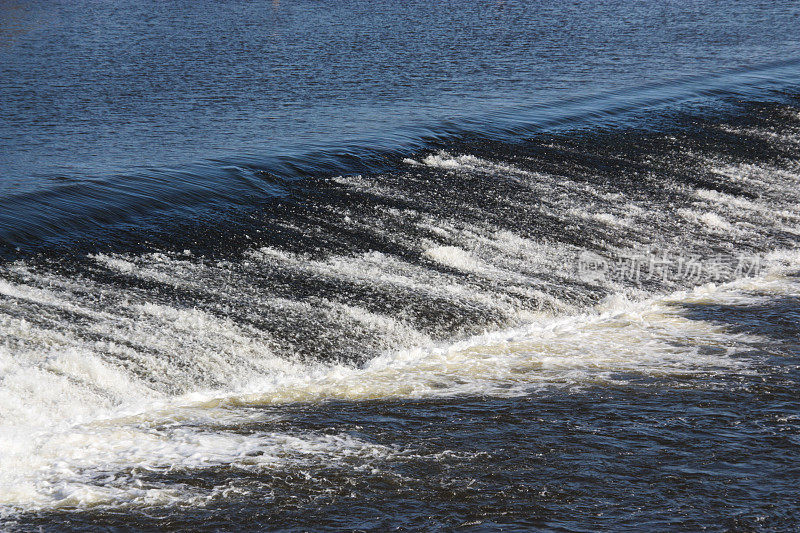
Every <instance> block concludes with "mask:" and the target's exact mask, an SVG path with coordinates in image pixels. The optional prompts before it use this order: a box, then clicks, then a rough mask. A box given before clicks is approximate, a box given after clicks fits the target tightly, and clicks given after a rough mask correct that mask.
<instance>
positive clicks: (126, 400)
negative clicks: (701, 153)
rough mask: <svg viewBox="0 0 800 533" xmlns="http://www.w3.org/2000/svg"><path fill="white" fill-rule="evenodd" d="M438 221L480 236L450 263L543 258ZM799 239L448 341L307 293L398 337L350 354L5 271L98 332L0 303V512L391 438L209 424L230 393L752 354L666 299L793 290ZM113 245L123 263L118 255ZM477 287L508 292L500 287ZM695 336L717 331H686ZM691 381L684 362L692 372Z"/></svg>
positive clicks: (383, 273) (577, 379)
mask: <svg viewBox="0 0 800 533" xmlns="http://www.w3.org/2000/svg"><path fill="white" fill-rule="evenodd" d="M447 229H448V232H449V234H451V235H458V236H459V237H458V238H468V239H471V240H472V242H475V243H482V245H481V246H478V247H476V248H475V250H476V251H475V252H469V253H468V252H467V251H466V250H464V249H462V248H455V247H454V248H455V251H454V250H452V249H446V247H442V248H444V249H439V250H438V253H439V259H440V260H445V261H449V262H451V264H452V263H456V264H459V265H461V267H462V268H471V269H477V270H479V271H481V272H485V271H486V269H487V268H488V267H489V266H491V265H489V264H488V263H486V262H485V261H484V259H483V258H484V257H490V256H491V255H492V252H491V250H492V249H495V250H496V249H498V248H501V249H505V248H508V249H509V250H514V251H516V252H518V253H519V260H520V261H522V262H525V261H527V260H528V259H527V258H530V257H532V258H537V257H538V258H539V259H537V261H539V262H540V266H539V267H537V268H549V267H548V265H549V264H550V262H551V261H554V259H553V258H552V257H551V256H550V255H551V254H552V252H553V250H552V249H551V248H549V247H548V246H547V245H544V244H536V243H533V242H532V241H529V240H528V239H525V238H523V237H521V236H519V235H516V234H514V233H512V232H508V231H499V232H498V231H495V232H494V233H491V232H488V231H478V229H477V228H471V229H466V228H461V229H460V230H459V229H458V228H455V227H451V228H447ZM481 250H485V251H481ZM473 254H474V255H473ZM798 254H800V252H798V251H786V252H776V253H773V254H770V255H769V256H768V257H767V259H766V260H767V261H768V262H770V264H771V265H773V266H774V268H775V269H776V270H775V271H774V273H772V274H769V275H767V276H765V277H763V278H756V279H748V280H739V281H737V282H734V283H731V284H727V285H721V286H716V285H707V286H703V287H700V288H697V289H695V290H693V291H684V292H679V293H675V294H672V295H670V296H668V297H663V298H654V299H650V300H646V301H639V302H635V301H630V300H627V299H625V298H624V297H622V296H618V297H616V298H612V299H609V300H607V301H605V302H603V303H602V304H601V305H600V306H599V307H598V308H597V309H595V310H594V311H592V312H584V313H577V314H571V315H560V316H553V315H552V314H549V313H541V314H531V315H530V316H529V318H530V320H529V323H528V324H527V325H525V326H521V327H517V328H513V329H510V330H506V331H500V332H494V333H486V334H483V335H478V336H475V337H471V338H469V339H464V340H461V341H459V342H455V343H450V344H435V343H433V342H431V341H430V339H427V338H426V337H425V336H424V335H421V334H420V333H419V332H416V331H415V330H414V329H413V328H411V327H410V326H409V325H408V324H406V323H405V322H403V321H402V320H400V319H398V318H396V317H389V316H385V315H381V314H379V313H375V312H372V311H370V310H367V309H364V308H361V307H358V306H354V305H344V306H343V305H341V304H336V303H334V302H327V301H324V300H321V301H320V302H318V304H315V305H316V306H317V307H321V308H322V309H323V310H326V311H325V312H329V313H338V314H339V315H341V317H339V315H337V320H340V321H341V320H347V321H350V322H347V323H352V324H355V325H356V327H358V328H365V329H367V330H369V331H374V332H378V333H379V334H380V335H385V336H386V338H387V339H389V340H390V341H391V339H401V341H399V344H406V345H408V346H412V347H411V348H408V349H398V348H397V345H398V343H395V342H390V341H387V343H386V345H385V350H384V351H383V353H381V354H380V355H379V356H377V357H375V358H374V359H372V360H370V361H369V362H368V363H367V364H365V365H364V366H362V367H355V366H349V365H344V364H334V363H314V364H311V363H302V362H299V361H286V360H283V359H281V358H276V357H275V356H274V355H273V354H272V351H271V343H272V342H274V341H273V340H272V339H270V338H269V337H268V336H265V334H264V333H263V332H261V331H259V330H257V329H255V328H247V327H244V326H241V325H237V324H235V323H233V322H232V321H230V320H228V319H226V318H222V317H219V316H216V315H213V314H211V313H209V312H207V311H202V310H199V309H181V308H176V307H172V306H169V305H165V304H164V303H159V302H151V301H143V300H141V299H140V298H139V297H137V296H136V293H133V292H131V293H127V292H126V293H124V294H110V293H109V292H108V291H109V290H110V288H108V287H105V286H102V285H92V283H91V282H88V281H86V282H84V283H83V284H82V285H83V287H82V290H83V291H84V292H79V291H78V286H77V285H74V284H71V283H69V282H68V280H64V279H61V278H59V277H58V276H50V277H49V278H47V277H45V276H41V277H40V278H36V279H34V277H33V276H32V277H31V280H32V281H31V283H33V282H34V281H35V282H36V283H40V284H41V286H27V285H13V284H9V283H7V282H4V283H6V284H5V285H2V286H0V290H2V291H3V292H4V294H6V295H8V296H9V297H12V298H18V299H19V300H20V301H22V302H29V303H30V304H31V305H46V306H49V307H53V308H58V309H64V310H70V311H71V312H75V313H78V314H80V315H81V316H85V317H87V319H90V320H89V321H88V322H87V324H88V325H87V326H85V327H86V328H88V329H86V331H87V332H91V333H92V334H97V335H99V336H100V338H101V339H102V340H90V339H89V338H87V337H86V336H83V335H79V334H78V331H77V329H76V328H77V327H78V326H77V325H74V324H71V323H64V324H63V329H62V330H58V331H57V330H55V329H52V328H48V327H44V326H38V325H35V324H31V323H28V322H26V321H25V320H24V319H21V318H18V317H15V316H12V315H10V314H8V313H5V312H3V311H2V308H0V332H2V334H3V336H4V337H5V338H8V339H13V340H14V342H13V343H8V344H6V345H0V372H1V373H2V376H3V380H2V381H0V508H4V509H5V511H0V512H16V511H18V510H26V509H27V510H29V509H37V508H43V507H46V508H54V507H65V508H76V507H77V508H85V507H91V506H97V505H114V506H118V505H155V504H165V505H172V504H181V503H188V502H191V504H193V505H194V504H197V505H201V504H202V502H204V501H209V498H215V497H220V496H219V493H214V492H213V491H212V492H211V493H209V492H202V491H200V492H198V490H199V489H196V488H191V487H184V486H181V485H179V484H169V485H160V484H158V483H157V482H146V481H143V480H142V479H140V478H139V477H137V475H136V474H130V472H132V471H133V470H135V469H136V468H141V469H145V470H149V471H151V472H159V471H163V472H168V471H169V470H170V469H178V470H180V469H184V470H193V469H196V470H200V469H203V468H209V467H215V466H228V465H233V466H236V467H239V468H254V469H263V468H282V467H284V466H286V465H292V464H298V463H302V462H303V461H338V460H339V459H340V458H342V457H353V458H355V459H354V461H352V464H353V465H355V466H354V467H358V465H363V464H366V463H368V462H369V461H372V460H376V458H381V457H384V458H385V457H390V456H391V454H394V453H405V452H402V451H398V450H393V449H391V448H387V447H384V446H379V445H375V444H372V443H369V442H364V441H361V440H358V439H355V438H353V437H351V436H348V435H333V436H325V435H317V434H313V433H311V434H284V433H274V432H273V433H270V432H256V433H253V434H249V435H241V434H236V433H231V432H228V431H226V430H224V429H220V428H224V427H225V426H226V424H235V423H237V422H239V421H241V420H240V417H243V416H251V415H248V414H246V413H247V411H240V410H239V409H238V408H240V407H243V406H247V407H257V406H263V405H275V404H282V403H292V402H320V401H328V400H333V399H340V400H366V399H387V398H432V397H442V396H453V395H460V394H471V395H497V396H508V395H520V394H529V393H531V392H532V391H536V390H541V389H545V388H551V387H570V388H580V387H585V386H595V385H597V384H604V383H606V384H616V385H621V386H624V385H625V384H626V383H627V382H628V381H629V380H631V379H636V376H651V377H657V378H669V377H670V376H676V379H678V378H677V376H680V378H679V379H681V380H683V381H684V382H685V381H686V380H687V379H689V378H688V377H687V376H692V375H696V376H709V375H714V374H717V373H721V374H730V373H739V374H742V373H752V372H755V369H754V367H753V366H752V365H751V364H750V359H748V358H749V357H752V355H747V356H746V355H745V354H747V353H749V352H752V350H751V345H752V343H754V342H763V339H760V338H757V337H753V336H747V335H742V334H736V335H732V334H731V333H730V332H728V331H727V330H726V329H725V328H724V327H722V326H720V325H716V324H713V323H707V322H702V321H699V320H694V319H689V318H687V317H685V316H683V315H682V313H681V311H680V308H679V306H676V305H675V304H681V303H686V302H692V303H703V302H710V303H731V302H733V303H737V304H742V303H753V302H758V301H759V300H758V298H760V297H759V296H758V295H757V294H756V295H754V294H752V292H761V293H767V294H795V295H796V294H798V293H800V287H798V283H797V281H796V280H793V279H792V278H786V277H782V276H781V275H780V273H781V272H784V271H789V270H790V269H791V268H796V266H797V265H798V264H800V255H798ZM248 260H249V261H252V262H254V263H255V264H254V265H253V268H263V267H264V266H265V265H266V266H269V265H278V266H281V265H282V266H287V265H288V266H291V267H292V268H305V269H309V270H308V271H309V272H312V273H319V275H321V273H325V275H326V276H334V277H335V276H341V277H342V278H343V279H347V280H348V281H349V282H351V283H352V282H355V283H357V282H359V280H361V281H363V282H364V283H369V284H371V285H370V286H373V287H374V286H375V284H388V285H391V286H398V287H404V288H406V289H408V288H414V289H416V290H420V291H428V294H432V293H433V292H432V291H438V292H437V293H436V294H439V295H441V294H450V295H451V296H453V297H464V298H476V297H477V298H481V297H484V296H485V297H486V298H487V299H494V300H498V298H497V296H492V295H491V294H490V293H487V294H486V295H484V296H476V291H475V290H474V288H472V287H469V286H458V285H452V284H451V280H452V279H453V278H450V277H447V276H445V275H443V274H441V273H437V272H435V271H427V270H425V269H420V268H419V267H418V266H415V265H409V264H406V263H404V262H403V261H401V260H399V259H396V258H392V257H389V256H386V255H384V254H380V253H377V252H372V253H368V254H362V255H359V256H356V257H336V256H334V257H329V258H327V259H326V260H324V261H310V260H308V258H305V257H301V256H297V255H294V254H290V253H288V252H278V251H275V250H272V249H262V250H258V251H253V252H252V253H251V254H250V258H249V259H248ZM507 260H508V261H511V259H507ZM100 261H101V262H102V263H103V264H104V265H114V268H116V269H117V270H118V271H120V272H121V273H124V274H125V275H138V274H139V273H141V272H150V273H151V274H163V275H165V276H167V277H169V278H170V279H173V278H174V279H180V278H181V276H179V275H178V274H181V275H182V276H186V278H191V277H192V276H194V278H193V279H186V278H184V279H183V280H182V283H185V284H188V283H191V284H192V286H193V287H196V288H197V290H201V289H205V290H207V291H221V290H225V289H224V284H220V285H216V286H215V285H212V284H211V281H212V280H214V279H215V277H216V276H218V273H217V271H215V270H214V269H213V268H212V267H211V266H209V265H204V264H201V263H198V262H191V261H186V260H183V259H181V260H177V259H171V258H166V257H163V256H159V257H146V258H129V259H121V258H117V257H113V256H107V257H106V258H104V259H101V260H100ZM118 261H122V263H119V262H118ZM556 261H557V260H556ZM128 263H129V264H131V265H134V267H131V268H128V267H127V266H125V265H126V264H128ZM121 265H122V266H121ZM465 265H466V266H465ZM492 268H497V267H495V266H492ZM159 269H160V270H159ZM509 269H511V267H509ZM151 274H146V275H151ZM501 274H502V273H501ZM499 275H500V274H498V276H499ZM437 276H438V277H437ZM205 279H207V280H209V283H205V282H204V280H205ZM498 279H502V278H498ZM78 285H81V284H78ZM44 286H47V287H50V288H48V289H45V288H43V287H44ZM237 287H238V286H237ZM528 289H530V288H526V290H528ZM237 290H240V289H237ZM530 290H533V289H530ZM448 291H449V292H448ZM98 294H104V295H106V296H105V297H104V298H103V299H102V301H103V306H102V307H101V308H100V309H99V310H98V309H93V308H91V307H90V306H89V302H90V301H91V302H95V303H96V302H97V301H99V300H100V299H99V298H97V297H96V296H97V295H98ZM250 296H252V295H249V297H250ZM230 297H235V295H234V294H231V295H230ZM491 303H492V304H494V305H508V306H509V309H513V302H506V303H503V302H500V303H498V302H497V301H494V302H491ZM258 305H259V306H263V305H267V302H261V303H259V304H258ZM269 305H270V306H272V307H271V308H272V309H280V308H281V306H283V305H285V306H286V309H289V310H291V311H292V312H294V311H296V312H302V313H308V314H309V316H312V315H311V313H313V312H316V311H318V309H316V308H314V307H315V306H311V305H309V304H302V303H298V302H288V301H287V302H280V301H278V300H276V299H272V300H270V301H269ZM303 305H305V306H306V307H302V306H303ZM487 305H488V302H487ZM293 306H294V307H293ZM297 306H301V307H297ZM259 308H261V307H259ZM514 312H517V311H516V310H514ZM342 317H343V318H342ZM81 327H83V326H81ZM708 346H716V347H725V348H720V349H717V350H716V351H710V350H706V349H703V348H706V347H708ZM703 383H704V381H702V380H700V381H698V382H697V383H696V386H702V385H703ZM251 421H254V422H258V418H255V419H253V420H251ZM126 472H127V474H126ZM126 476H127V477H126ZM241 490H244V489H241Z"/></svg>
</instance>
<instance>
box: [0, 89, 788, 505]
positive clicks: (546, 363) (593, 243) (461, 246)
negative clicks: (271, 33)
mask: <svg viewBox="0 0 800 533" xmlns="http://www.w3.org/2000/svg"><path fill="white" fill-rule="evenodd" d="M730 106H731V107H730V109H734V110H735V112H733V111H729V112H726V113H724V114H721V115H720V116H716V117H713V116H708V115H707V114H692V113H691V112H682V113H677V112H676V113H666V112H665V113H664V114H663V115H662V117H661V121H660V122H659V124H658V125H657V126H650V127H647V128H642V127H636V126H631V125H623V126H618V127H607V128H603V127H599V126H597V127H593V128H584V129H581V130H577V131H576V130H564V131H551V132H549V133H539V134H536V135H530V136H528V137H527V138H517V139H513V140H512V139H508V138H503V139H498V138H497V137H495V138H492V137H491V136H488V135H481V134H475V135H462V136H460V137H458V138H457V139H452V138H451V139H450V140H439V141H434V142H432V143H430V144H429V145H427V146H426V147H425V148H422V149H420V150H418V151H416V152H414V153H406V154H402V155H401V156H397V157H394V158H392V157H387V159H386V160H385V161H383V163H382V167H383V168H381V169H380V170H376V171H370V169H369V168H367V169H365V171H363V172H358V173H356V172H353V173H344V174H341V175H330V176H327V177H321V178H315V179H307V180H296V181H291V180H288V181H287V180H283V179H278V178H274V180H275V185H274V187H275V189H278V188H279V189H280V191H281V192H280V194H270V195H269V198H270V199H269V200H268V201H266V202H264V203H263V204H262V205H259V206H257V207H255V206H253V205H248V206H247V207H246V209H245V208H243V209H241V210H230V211H225V210H224V209H223V210H222V211H221V212H209V214H207V215H203V218H201V219H200V221H199V222H197V221H195V222H185V221H181V220H180V219H177V218H176V219H175V220H170V219H166V218H165V219H164V220H160V221H158V222H159V223H158V224H153V226H152V227H150V228H148V229H147V231H146V232H143V231H142V230H141V229H140V228H138V229H137V228H136V227H135V226H134V225H132V223H131V225H130V226H128V227H127V228H125V227H119V228H118V231H116V234H115V235H114V236H109V237H108V238H107V239H106V240H105V241H99V242H90V240H89V239H83V240H82V239H80V238H75V239H74V240H72V241H71V242H69V243H66V244H65V243H58V242H55V241H53V242H50V243H49V244H40V245H39V248H35V249H31V250H21V251H19V252H18V251H16V250H15V248H16V246H17V244H19V243H17V244H14V245H12V246H9V247H8V249H7V260H6V261H5V262H4V263H3V264H2V266H0V333H2V342H1V343H0V370H1V371H2V380H0V405H1V406H2V408H0V427H2V432H0V445H1V446H0V449H2V452H0V509H2V510H0V513H2V515H0V516H6V517H12V518H13V517H14V516H18V515H19V513H21V512H22V513H24V512H29V513H32V512H34V511H39V512H44V511H48V512H50V511H53V510H54V509H55V510H58V509H73V510H74V509H77V510H86V509H94V508H99V509H103V508H110V507H113V506H117V505H125V506H130V507H137V506H138V507H158V506H167V505H178V506H202V505H206V504H208V503H209V502H214V501H224V500H226V499H236V498H238V497H241V495H242V494H245V493H246V492H247V491H248V490H251V489H252V487H250V486H249V485H248V482H247V479H246V478H247V477H248V475H255V474H253V473H254V472H263V471H265V470H266V471H270V470H271V469H272V470H281V471H289V470H291V469H293V468H294V469H296V470H293V471H307V470H309V469H312V470H313V469H314V468H318V467H319V468H322V467H321V466H320V465H323V464H330V463H337V462H343V463H345V464H348V465H351V466H352V468H353V469H355V470H359V469H367V470H369V469H380V468H383V466H381V465H383V464H384V463H386V462H391V461H401V462H402V461H415V460H419V461H423V463H424V462H425V461H433V460H435V459H437V458H440V457H439V456H438V455H436V454H429V455H425V453H423V452H418V451H409V449H406V448H403V447H398V446H394V445H391V444H382V443H378V442H373V441H370V440H369V439H367V438H363V439H362V438H358V437H357V436H354V435H352V434H349V433H337V432H324V431H316V430H315V431H307V432H303V431H293V430H287V429H286V428H282V426H281V425H280V420H281V416H282V415H281V414H280V413H276V412H274V411H270V410H269V409H267V408H268V407H269V406H272V405H276V404H280V405H289V406H292V405H296V404H302V403H304V402H319V401H333V400H342V401H349V400H375V399H377V400H386V401H394V400H425V399H430V398H449V397H452V396H465V397H472V396H479V397H480V396H489V397H500V398H502V397H511V396H518V395H523V394H526V393H527V392H529V391H531V390H538V389H541V390H553V389H573V388H581V387H587V386H593V385H597V384H605V385H608V386H614V385H615V384H619V383H623V382H625V381H626V380H635V379H662V378H665V379H672V377H674V379H683V378H684V377H685V376H695V375H697V376H705V377H709V379H712V378H713V379H717V378H715V377H714V376H720V377H719V378H718V379H720V380H724V379H728V377H730V376H747V375H757V374H758V372H759V370H758V367H757V365H755V364H754V363H752V362H749V361H748V360H747V359H746V358H742V357H737V354H741V353H745V352H748V351H752V350H754V349H755V347H757V346H760V345H761V344H759V343H763V338H762V337H759V336H757V335H753V334H752V332H738V333H736V332H734V333H731V332H730V331H728V330H726V329H724V328H721V327H719V326H718V325H714V324H712V323H711V322H710V321H707V320H701V319H697V318H696V317H693V316H692V315H691V313H692V309H695V307H693V306H701V305H718V306H737V305H740V306H741V305H748V306H755V305H762V304H763V305H767V304H769V302H772V301H774V299H775V298H783V299H784V300H785V301H790V300H792V299H795V300H796V299H797V298H798V297H800V284H798V282H797V279H796V278H794V277H792V276H791V274H792V270H791V268H792V267H793V266H796V261H797V250H798V243H800V209H798V205H799V203H800V159H798V153H799V152H798V151H799V150H800V101H798V99H797V98H796V97H794V96H791V95H780V96H776V97H775V98H773V99H772V100H771V101H765V100H762V101H750V102H744V103H742V102H732V103H731V104H730ZM273 192H274V191H273ZM18 238H19V239H24V238H25V235H22V234H20V235H19V236H18ZM42 242H44V241H42ZM587 254H588V255H587ZM631 254H633V255H636V254H638V255H641V256H642V257H646V258H653V257H656V258H665V257H670V258H680V259H681V260H683V259H686V258H699V259H697V260H698V261H708V260H710V259H711V258H715V257H719V258H724V259H726V260H732V261H734V263H733V268H731V269H730V270H728V271H725V272H723V273H720V272H719V271H713V270H711V269H709V268H708V265H707V264H706V263H703V264H702V265H701V268H700V270H698V271H696V272H695V274H696V275H692V276H689V275H684V276H667V275H664V276H661V275H647V273H645V272H644V271H642V275H641V277H640V278H638V279H633V278H632V277H631V276H629V275H623V274H620V273H617V274H618V275H614V273H612V272H610V271H608V272H606V271H603V272H600V274H603V275H595V274H597V272H596V271H592V272H590V273H589V274H590V275H588V276H587V275H584V274H586V272H583V273H582V272H581V270H580V269H581V267H582V265H583V263H582V262H585V261H586V258H587V257H589V258H590V259H596V260H602V259H605V260H607V261H608V262H609V263H613V262H614V261H616V260H617V259H618V258H620V257H627V256H630V255H631ZM742 257H746V258H750V260H752V261H755V260H756V259H757V261H758V266H759V268H758V270H757V271H755V270H753V269H752V268H750V269H749V270H747V271H741V270H740V271H738V272H737V271H736V268H735V266H736V264H735V262H736V261H737V260H739V258H742ZM598 258H599V259H598ZM754 258H755V259H754ZM750 266H752V264H751V265H750ZM736 278H741V279H736ZM711 282H714V284H711V285H708V283H711ZM694 286H700V287H699V288H696V289H695V288H693V287H694ZM790 309H791V308H790ZM792 312H796V309H795V311H792ZM687 313H688V314H687ZM795 326H796V324H795ZM787 327H788V328H789V329H791V328H792V327H793V326H792V325H791V323H790V324H789V326H787ZM789 335H791V332H790V333H789ZM795 348H796V347H795ZM713 379H712V381H713ZM287 409H291V407H289V408H287ZM259 424H262V425H263V424H267V426H269V427H271V428H272V429H270V430H269V431H267V430H263V429H253V430H248V429H247V428H248V427H250V426H251V425H252V426H253V427H256V426H258V425H259ZM270 424H272V425H271V426H270ZM420 457H421V458H422V459H420ZM476 457H477V456H476ZM221 468H233V469H235V470H236V471H237V472H238V474H237V475H238V476H241V478H242V480H241V482H237V481H236V478H226V477H224V476H222V479H223V481H219V480H217V481H213V482H211V481H210V482H209V483H210V485H202V486H201V485H196V484H192V483H191V482H190V481H189V478H191V477H192V475H193V474H192V473H193V472H194V473H195V474H196V475H197V476H200V477H202V475H205V474H203V473H209V472H211V473H213V472H215V471H216V470H218V469H221ZM287 469H289V470H287ZM211 473H209V474H208V475H209V476H211V475H212V474H211ZM170 476H172V477H170ZM398 476H399V474H398ZM214 479H216V478H214ZM395 481H396V482H397V483H400V484H401V481H399V478H398V480H395ZM387 483H388V481H387ZM275 490H278V489H275ZM276 497H277V496H276Z"/></svg>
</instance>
